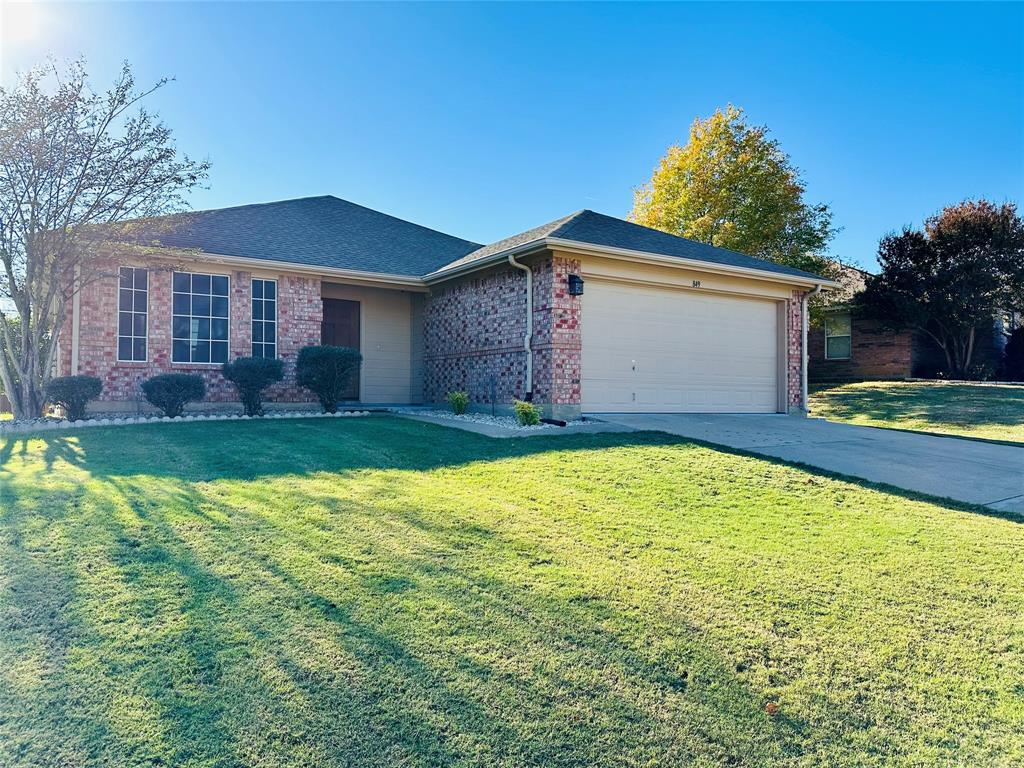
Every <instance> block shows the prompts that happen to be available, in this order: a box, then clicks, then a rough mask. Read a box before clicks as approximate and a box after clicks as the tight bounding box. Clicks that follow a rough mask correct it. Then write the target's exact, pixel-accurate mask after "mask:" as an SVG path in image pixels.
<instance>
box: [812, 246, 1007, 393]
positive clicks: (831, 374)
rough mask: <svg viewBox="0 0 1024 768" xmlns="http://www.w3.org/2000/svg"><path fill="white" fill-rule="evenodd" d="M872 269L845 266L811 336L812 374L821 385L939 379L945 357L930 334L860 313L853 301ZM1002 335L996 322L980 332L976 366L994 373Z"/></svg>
mask: <svg viewBox="0 0 1024 768" xmlns="http://www.w3.org/2000/svg"><path fill="white" fill-rule="evenodd" d="M867 275H868V273H867V272H864V271H863V270H860V269H857V268H856V267H850V266H845V265H844V266H843V267H842V277H841V278H840V282H841V283H842V286H843V287H842V289H841V290H838V291H834V292H833V293H832V294H830V296H831V297H833V303H831V305H830V306H828V307H826V309H825V310H824V312H823V317H822V321H821V322H820V323H817V324H815V325H813V326H811V328H810V330H809V332H808V336H807V353H808V376H809V378H810V381H812V382H814V383H816V384H829V383H842V382H850V381H871V380H893V379H907V378H912V377H914V378H934V377H936V376H937V375H938V374H940V373H941V372H942V371H945V370H947V368H948V366H947V363H946V359H945V355H944V354H943V353H942V350H941V349H940V348H939V346H938V345H937V344H936V343H935V342H934V341H933V340H932V339H931V338H929V337H928V336H927V335H926V334H923V333H920V332H914V331H910V330H904V331H892V330H888V329H886V328H883V327H882V326H881V325H880V324H879V323H878V322H876V321H874V320H869V319H868V318H865V317H862V316H860V315H858V313H857V310H856V308H855V307H854V306H853V304H852V302H851V300H852V298H853V296H854V295H855V294H856V293H858V292H859V291H862V290H863V289H864V280H865V278H866V277H867ZM1001 340H1002V334H1001V333H1000V332H999V326H998V325H997V324H996V323H995V322H993V323H991V324H989V325H986V326H985V327H982V328H979V329H978V331H977V340H976V347H975V353H974V361H975V364H976V365H979V366H988V367H989V368H990V369H991V370H992V371H993V372H995V371H996V370H997V369H998V367H999V362H1000V359H1001V356H1002V345H1001V343H1000V342H1001Z"/></svg>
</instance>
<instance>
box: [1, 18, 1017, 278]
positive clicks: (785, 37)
mask: <svg viewBox="0 0 1024 768" xmlns="http://www.w3.org/2000/svg"><path fill="white" fill-rule="evenodd" d="M3 21H4V30H3V33H2V34H3V40H4V45H3V50H2V52H0V64H2V72H0V78H2V80H3V82H4V83H7V84H9V83H10V82H11V79H12V77H13V74H14V71H15V70H17V69H20V68H24V67H26V66H28V65H30V64H32V63H34V62H37V61H40V60H41V59H42V58H43V57H44V56H45V55H46V53H47V52H54V53H56V54H57V55H58V56H61V57H67V56H77V55H79V54H81V55H84V56H85V57H87V59H88V61H89V65H90V68H91V71H92V72H93V73H94V75H95V76H96V78H97V82H98V83H101V84H105V83H106V82H108V81H109V79H110V77H111V76H112V75H113V73H114V71H115V69H116V67H117V66H118V64H119V62H120V61H121V60H122V59H127V60H129V61H130V62H131V63H132V64H133V65H134V66H135V68H136V70H137V73H138V75H139V79H140V81H141V82H143V83H145V82H149V81H152V80H154V79H156V78H158V77H160V76H162V75H170V76H174V77H176V78H177V80H176V82H174V83H172V84H171V85H169V86H168V87H167V88H166V89H165V90H163V91H162V92H160V93H159V94H158V95H157V96H156V97H155V98H154V99H153V100H152V102H151V106H153V107H154V108H155V109H156V110H158V111H159V112H160V114H161V115H162V116H163V118H164V119H165V120H166V122H167V123H168V124H169V125H171V126H172V127H173V128H174V130H175V132H176V135H177V139H178V144H179V146H180V147H181V148H182V149H183V150H185V151H187V152H189V153H190V154H193V155H196V156H206V157H209V159H210V160H211V161H212V163H213V172H212V175H211V177H210V185H209V186H210V188H209V189H208V190H203V191H200V192H197V193H196V194H195V195H194V197H193V200H192V202H193V205H194V207H196V208H210V207H220V206H227V205H236V204H243V203H249V202H261V201H268V200H276V199H283V198H289V197H300V196H306V195H320V194H334V195H338V196H339V197H343V198H347V199H349V200H352V201H355V202H358V203H361V204H363V205H367V206H370V207H372V208H377V209H379V210H383V211H386V212H388V213H392V214H395V215H397V216H401V217H403V218H407V219H410V220H412V221H416V222H419V223H422V224H426V225H428V226H432V227H435V228H437V229H441V230H443V231H446V232H450V233H452V234H456V235H460V236H463V237H467V238H470V239H473V240H478V241H484V242H486V241H490V240H494V239H497V238H500V237H503V236H505V235H508V234H511V233H513V232H515V231H518V230H522V229H526V228H529V227H532V226H536V225H537V224H540V223H543V222H545V221H548V220H550V219H553V218H556V217H558V216H561V215H564V214H565V213H568V212H571V211H573V210H576V209H579V208H592V209H594V210H598V211H601V212H604V213H609V214H612V215H618V216H625V214H626V213H627V212H628V211H629V208H630V205H631V200H632V197H631V196H632V188H633V187H634V186H636V185H638V184H640V183H642V182H643V181H644V180H645V179H646V178H647V177H648V175H649V174H650V171H651V169H652V168H653V166H654V165H655V163H656V162H657V160H658V158H659V156H660V155H661V154H662V153H663V151H664V150H665V148H666V147H667V146H668V145H669V144H670V143H672V142H674V141H677V140H680V139H685V137H686V134H687V129H688V127H689V125H690V123H691V121H692V120H693V118H694V117H695V116H697V115H708V114H710V113H711V112H713V111H714V109H715V108H716V107H718V106H720V105H724V104H726V103H728V102H732V103H734V104H737V105H739V106H742V107H744V108H745V109H746V110H747V112H748V114H749V117H750V118H751V119H752V120H753V121H755V122H757V123H763V124H766V125H768V126H769V127H770V129H771V131H772V133H773V135H774V136H775V137H776V138H777V139H778V140H779V141H780V142H781V144H782V147H783V149H785V150H786V151H787V152H788V153H789V154H790V155H791V156H792V157H793V159H794V161H795V162H796V164H797V165H798V166H799V167H800V168H801V169H802V170H803V172H804V175H805V178H806V181H807V184H808V197H809V199H810V200H811V201H824V202H827V203H829V204H830V205H831V206H832V209H833V211H834V213H835V221H836V223H837V224H838V225H839V226H841V227H842V228H843V232H842V233H841V234H840V235H839V236H838V237H837V238H836V240H835V241H834V243H833V246H832V251H833V253H836V254H838V255H840V256H842V257H844V258H846V259H849V260H852V261H854V262H859V263H861V264H863V265H865V266H872V265H873V263H874V253H875V248H876V245H877V241H878V238H879V236H881V235H882V234H884V233H885V232H886V231H888V230H891V229H895V228H898V227H900V226H902V225H904V224H917V223H919V222H920V221H921V219H922V218H923V217H924V216H926V215H929V214H931V213H933V212H935V211H936V210H938V209H939V208H941V207H942V206H943V205H946V204H949V203H953V202H956V201H958V200H960V199H963V198H965V197H974V196H985V197H988V198H991V199H994V200H997V201H1004V200H1010V201H1015V202H1022V199H1024V195H1022V192H1024V5H1021V4H999V5H983V4H978V3H972V4H962V5H946V4H943V5H938V4H936V5H933V4H927V3H915V4H908V5H889V4H857V5H853V4H838V3H837V4H828V5H812V4H797V5H779V4H758V5H742V4H731V3H730V4H720V5H707V4H681V5H668V4H659V5H619V4H593V5H589V4H561V5H540V4H530V5H498V4H481V5H474V4H445V5H428V4H416V5H396V4H387V5H370V4H351V5H349V4H346V5H342V4H311V3H310V4H305V3H303V4H299V3H293V4H287V5H284V4H242V3H233V4H199V3H193V4H187V3H176V4H155V3H145V4H143V3H139V4H131V3H116V4H115V3H110V4H71V5H57V4H53V5H50V4H45V5H39V6H38V7H37V8H36V9H35V10H34V11H31V10H29V11H26V10H25V9H23V8H22V9H19V8H8V9H7V10H6V11H5V14H4V17H3Z"/></svg>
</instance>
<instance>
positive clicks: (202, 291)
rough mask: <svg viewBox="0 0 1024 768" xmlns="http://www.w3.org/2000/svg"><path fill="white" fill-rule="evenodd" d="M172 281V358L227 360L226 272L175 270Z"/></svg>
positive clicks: (207, 360) (197, 361) (192, 361)
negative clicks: (214, 273) (211, 273)
mask: <svg viewBox="0 0 1024 768" xmlns="http://www.w3.org/2000/svg"><path fill="white" fill-rule="evenodd" d="M171 285H172V289H173V290H172V293H171V312H172V315H171V361H172V362H175V363H226V362H227V359H228V278H227V276H226V275H202V274H196V273H193V272H175V273H174V276H173V278H172V281H171Z"/></svg>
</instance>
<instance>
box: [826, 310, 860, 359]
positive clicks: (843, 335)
mask: <svg viewBox="0 0 1024 768" xmlns="http://www.w3.org/2000/svg"><path fill="white" fill-rule="evenodd" d="M835 315H845V316H846V317H847V318H849V323H848V325H849V328H850V332H849V333H829V332H828V321H829V317H830V316H829V315H826V316H825V359H826V360H849V359H851V358H852V357H853V315H852V314H851V313H850V312H836V313H835ZM833 316H834V315H833ZM829 339H849V340H850V351H849V353H848V354H846V355H842V356H835V355H830V354H829V353H828V340H829Z"/></svg>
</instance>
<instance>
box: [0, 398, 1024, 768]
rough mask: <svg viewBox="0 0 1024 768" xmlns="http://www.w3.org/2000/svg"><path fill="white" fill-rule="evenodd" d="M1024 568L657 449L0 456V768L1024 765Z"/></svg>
mask: <svg viewBox="0 0 1024 768" xmlns="http://www.w3.org/2000/svg"><path fill="white" fill-rule="evenodd" d="M1022 558H1024V524H1022V523H1021V522H1018V521H1016V520H1011V519H1005V518H1000V517H997V516H989V515H984V514H980V513H979V512H977V511H972V510H970V509H965V508H961V509H958V508H954V507H950V506H944V505H942V504H936V503H930V502H928V501H924V500H920V499H915V498H913V497H911V496H909V495H899V494H896V493H888V492H885V491H882V490H878V489H873V488H870V487H867V486H865V485H861V484H856V483H852V482H845V481H841V480H837V479H833V478H829V477H826V476H822V475H820V474H815V473H813V472H811V471H808V470H804V469H797V468H793V467H788V466H785V465H782V464H779V463H772V462H769V461H765V460H761V459H756V458H750V457H746V456H740V455H735V454H731V453H726V452H720V451H716V450H713V449H710V448H708V447H704V446H700V445H696V444H693V443H687V442H685V441H681V440H677V439H674V438H670V437H668V436H665V435H658V434H629V435H611V434H605V435H576V436H562V437H533V438H526V439H517V440H488V439H487V438H484V437H480V436H476V435H471V434H467V433H463V432H457V431H454V430H450V429H446V428H442V427H437V426H433V425H428V424H422V423H417V422H412V421H404V420H400V419H397V418H393V417H379V418H377V417H375V418H368V419H352V420H304V421H297V420H296V421H291V420H290V421H286V422H285V421H269V422H240V423H230V422H226V423H198V424H181V425H162V424H161V425H152V426H140V427H115V428H107V429H104V428H95V429H89V430H84V431H81V432H74V433H65V434H54V433H46V434H45V436H43V437H40V438H33V439H28V440H25V439H21V438H19V439H9V440H7V441H6V442H4V441H3V439H0V765H2V766H4V768H15V766H100V765H103V766H107V765H110V766H136V765H146V766H158V765H162V766H188V767H190V768H194V767H196V766H243V765H244V766H267V767H268V768H269V767H271V766H273V767H274V768H276V767H278V766H447V765H458V766H497V765H501V766H509V767H512V766H515V767H517V768H518V767H520V766H683V765H693V766H807V767H808V768H810V766H881V765H886V766H925V765H950V766H952V765H959V766H1011V765H1021V764H1022V763H1024V621H1022V616H1024V580H1022V578H1021V562H1022ZM776 708H777V709H776Z"/></svg>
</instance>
